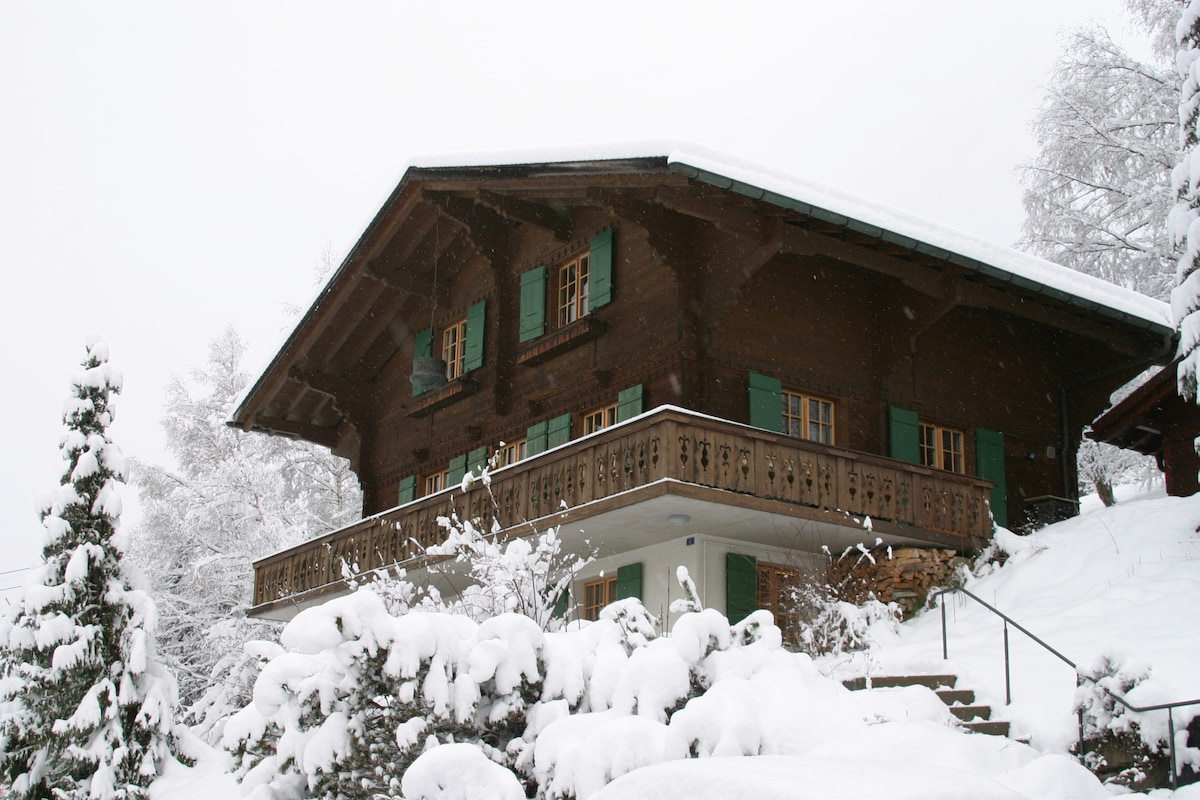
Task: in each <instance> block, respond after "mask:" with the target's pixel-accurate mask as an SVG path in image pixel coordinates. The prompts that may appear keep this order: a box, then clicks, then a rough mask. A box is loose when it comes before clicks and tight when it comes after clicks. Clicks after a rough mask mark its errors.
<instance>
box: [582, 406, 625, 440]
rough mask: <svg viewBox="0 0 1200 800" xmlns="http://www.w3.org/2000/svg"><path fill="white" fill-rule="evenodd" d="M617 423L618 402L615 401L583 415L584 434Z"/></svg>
mask: <svg viewBox="0 0 1200 800" xmlns="http://www.w3.org/2000/svg"><path fill="white" fill-rule="evenodd" d="M616 424H617V404H616V403H613V404H612V405H609V406H604V407H603V408H598V409H596V410H595V411H590V412H588V413H587V414H584V415H583V435H584V436H587V435H588V434H589V433H595V432H596V431H602V430H604V429H605V428H608V427H611V426H613V425H616Z"/></svg>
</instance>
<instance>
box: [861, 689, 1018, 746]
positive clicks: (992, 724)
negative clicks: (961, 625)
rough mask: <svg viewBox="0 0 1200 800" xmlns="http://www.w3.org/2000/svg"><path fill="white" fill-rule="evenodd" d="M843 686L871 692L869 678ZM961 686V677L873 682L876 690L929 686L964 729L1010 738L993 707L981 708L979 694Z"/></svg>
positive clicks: (1004, 723)
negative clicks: (894, 687)
mask: <svg viewBox="0 0 1200 800" xmlns="http://www.w3.org/2000/svg"><path fill="white" fill-rule="evenodd" d="M842 683H843V684H844V685H845V687H846V688H847V689H850V690H851V691H859V690H861V689H866V688H867V679H866V678H853V679H851V680H847V681H842ZM957 683H958V676H957V675H881V676H878V677H873V678H871V686H872V688H875V689H883V688H887V687H891V686H928V687H929V688H930V689H933V691H934V692H935V693H936V694H937V696H938V697H940V698H941V699H942V702H943V703H945V704H946V705H947V706H949V708H950V713H951V714H953V715H954V716H955V717H957V718H958V719H959V720H961V721H962V723H963V727H964V728H967V729H968V730H971V731H974V732H975V733H986V734H989V735H991V736H1008V732H1009V726H1008V723H1007V722H1004V721H999V720H993V719H992V707H991V706H985V705H977V704H976V703H975V692H973V691H971V690H970V689H956V688H955V685H956V684H957Z"/></svg>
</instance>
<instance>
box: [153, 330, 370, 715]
mask: <svg viewBox="0 0 1200 800" xmlns="http://www.w3.org/2000/svg"><path fill="white" fill-rule="evenodd" d="M244 353H245V344H244V343H243V342H242V340H241V338H240V337H239V336H238V335H237V333H236V332H235V331H234V330H233V329H231V328H229V329H226V330H224V331H222V332H221V334H219V335H218V336H217V337H215V338H214V339H213V340H212V341H211V343H210V346H209V356H208V363H207V365H206V366H205V367H204V368H202V369H195V370H193V371H192V373H191V374H190V376H189V377H188V378H182V377H178V376H177V377H176V378H175V379H174V380H172V382H171V384H170V385H169V386H168V387H167V391H166V400H165V414H164V417H163V427H164V429H165V431H166V438H167V446H168V448H169V449H170V451H171V454H172V455H173V456H174V457H175V462H176V464H177V465H178V466H177V469H167V468H165V467H160V466H156V465H150V464H145V463H135V464H134V465H133V470H132V482H133V483H134V484H135V485H136V486H137V488H138V492H139V497H140V500H141V508H142V520H141V522H140V524H139V525H138V526H137V528H136V529H135V530H134V531H133V532H132V537H131V538H132V545H131V554H132V556H133V557H134V559H135V560H136V561H137V563H138V564H139V565H140V566H141V567H142V569H143V570H144V571H145V573H146V574H147V575H148V576H149V578H150V581H151V585H152V586H153V589H154V592H155V596H156V598H158V601H159V607H160V609H161V614H162V632H161V635H160V644H161V647H162V651H163V656H164V658H165V659H166V661H167V663H168V664H169V665H170V666H171V667H172V668H173V669H175V671H176V673H177V674H178V675H179V682H180V689H181V695H182V698H183V701H184V703H185V705H188V706H193V708H192V711H193V712H195V713H196V714H198V715H199V716H200V717H205V716H207V718H208V721H209V723H213V722H215V721H216V720H218V719H220V718H221V717H222V716H223V714H224V710H225V709H227V708H228V707H229V705H230V703H232V704H233V705H237V706H240V705H241V704H242V703H243V702H244V700H245V695H244V693H245V692H248V690H249V683H250V682H252V681H253V677H254V675H255V674H256V670H255V669H254V662H253V661H244V660H243V659H242V655H241V654H242V645H243V644H244V643H245V642H246V641H248V640H250V639H261V638H273V636H274V632H275V628H274V626H273V624H272V623H264V622H260V621H256V620H251V619H248V618H247V617H246V615H245V611H246V609H247V608H248V606H249V602H250V596H251V586H252V581H253V577H254V570H253V567H252V562H253V561H254V559H256V558H259V557H261V556H263V555H265V554H267V553H270V552H273V551H275V550H278V549H281V548H284V547H288V546H291V545H293V544H296V543H298V542H300V541H303V540H305V539H308V538H311V537H313V536H316V535H319V534H322V533H327V532H329V531H331V530H334V529H336V528H339V527H342V526H343V525H346V524H348V523H350V522H353V521H354V520H355V519H357V518H358V516H359V514H360V513H361V510H362V500H361V493H360V491H359V488H358V480H357V478H356V477H355V475H354V473H353V472H351V470H350V468H349V464H348V462H347V461H346V460H345V459H342V458H338V457H336V456H333V455H332V454H331V453H330V452H329V451H328V450H327V449H325V448H321V447H318V446H316V445H311V444H308V443H306V442H296V441H292V440H288V439H284V438H282V437H274V436H263V435H261V434H256V433H245V432H243V431H240V430H237V429H235V428H231V427H229V426H228V425H227V424H226V421H227V420H228V419H229V415H230V413H231V411H232V409H233V405H234V403H235V402H236V401H237V398H238V396H239V394H240V393H241V391H242V389H243V388H244V387H245V385H246V382H247V375H246V373H245V372H244V371H243V369H242V360H243V356H244ZM198 701H202V702H200V705H199V706H198V707H195V705H194V704H196V703H197V702H198ZM202 732H203V731H202ZM216 733H217V732H215V731H214V735H216Z"/></svg>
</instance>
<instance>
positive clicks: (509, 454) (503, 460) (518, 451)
mask: <svg viewBox="0 0 1200 800" xmlns="http://www.w3.org/2000/svg"><path fill="white" fill-rule="evenodd" d="M528 444H529V442H528V440H526V439H520V440H518V441H515V442H501V443H500V446H499V447H498V448H496V466H497V467H507V466H508V465H509V464H515V463H517V462H518V461H521V460H523V459H524V458H525V456H526V455H527V454H528V452H529V448H528Z"/></svg>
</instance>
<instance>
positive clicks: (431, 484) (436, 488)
mask: <svg viewBox="0 0 1200 800" xmlns="http://www.w3.org/2000/svg"><path fill="white" fill-rule="evenodd" d="M449 477H450V471H449V470H442V471H441V472H435V473H433V474H432V475H426V476H425V494H427V495H430V494H437V493H438V492H440V491H441V490H442V489H445V488H446V484H447V481H448V479H449Z"/></svg>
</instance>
